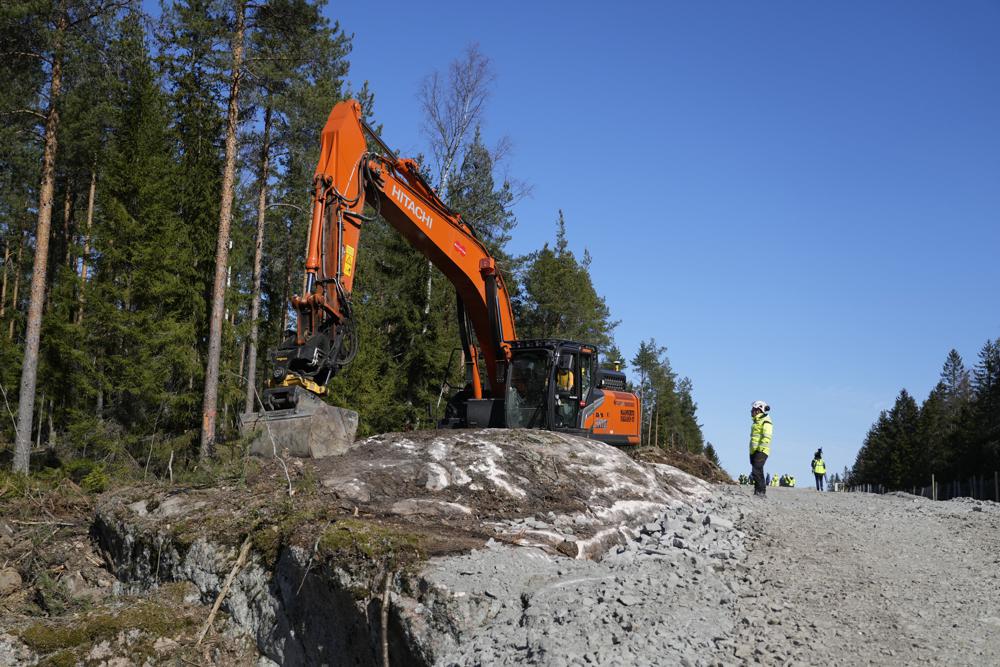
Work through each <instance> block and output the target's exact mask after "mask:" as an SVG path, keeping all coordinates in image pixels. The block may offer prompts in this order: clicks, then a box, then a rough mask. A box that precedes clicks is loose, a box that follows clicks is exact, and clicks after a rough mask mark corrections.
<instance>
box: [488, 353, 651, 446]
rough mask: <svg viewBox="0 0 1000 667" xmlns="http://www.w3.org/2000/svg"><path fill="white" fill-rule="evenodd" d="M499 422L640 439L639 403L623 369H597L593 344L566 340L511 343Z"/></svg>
mask: <svg viewBox="0 0 1000 667" xmlns="http://www.w3.org/2000/svg"><path fill="white" fill-rule="evenodd" d="M509 372H510V375H509V378H510V381H509V382H508V383H507V395H506V397H505V400H504V405H503V412H504V418H505V419H504V424H503V425H504V426H506V427H507V428H538V429H547V430H551V431H561V432H565V433H573V434H575V435H582V436H584V437H588V438H594V439H597V440H601V441H604V442H607V443H610V444H614V445H618V446H625V447H629V446H635V445H637V444H638V443H639V421H638V415H639V404H638V400H637V399H636V397H635V395H634V394H632V393H630V392H628V391H627V390H626V386H625V374H624V373H621V372H620V371H611V370H605V369H599V368H598V367H597V350H596V349H595V348H594V347H592V346H590V345H585V344H581V343H575V342H572V341H567V340H526V341H516V342H512V343H511V359H510V371H509Z"/></svg>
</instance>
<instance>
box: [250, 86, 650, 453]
mask: <svg viewBox="0 0 1000 667" xmlns="http://www.w3.org/2000/svg"><path fill="white" fill-rule="evenodd" d="M373 145H374V148H373ZM375 148H378V149H380V150H375ZM366 206H367V207H369V208H368V209H366ZM366 210H373V211H375V212H376V213H377V214H379V215H381V216H382V218H383V219H384V220H385V221H386V222H388V223H389V225H391V226H392V227H393V228H394V229H395V230H396V231H398V232H399V234H400V235H402V236H403V237H404V238H405V239H406V240H407V241H408V242H409V243H410V245H412V246H413V247H414V248H416V249H417V250H419V251H420V252H421V253H422V254H423V255H424V256H425V257H427V258H428V260H430V262H431V263H432V264H434V266H435V267H437V268H438V269H439V270H440V271H441V272H442V273H443V274H444V276H445V277H446V278H447V279H448V280H449V281H450V282H451V284H452V285H454V287H455V291H456V294H457V300H458V319H459V331H460V336H461V344H462V351H463V356H464V357H465V363H466V379H467V382H468V386H467V388H466V389H465V390H464V391H463V392H460V396H459V398H458V399H457V400H455V401H454V402H453V404H452V406H456V407H454V409H451V410H449V415H450V417H449V419H447V420H446V422H447V423H448V424H449V425H453V426H469V425H482V426H487V425H489V426H503V425H506V424H507V423H508V421H510V420H512V419H513V420H514V422H515V423H514V424H512V425H518V424H517V423H516V422H517V420H518V419H519V418H520V417H519V416H518V415H515V414H514V413H513V412H510V410H507V409H505V404H506V403H510V404H513V403H514V402H516V401H517V398H516V397H514V396H513V395H512V394H511V392H514V391H515V388H513V387H512V386H511V385H510V377H509V374H510V370H511V367H512V363H513V362H514V357H515V355H516V354H518V350H524V351H525V354H527V351H528V350H531V351H532V352H531V354H532V355H535V356H536V357H537V360H536V362H533V363H534V365H533V366H532V368H533V372H535V371H538V369H539V368H541V366H539V364H542V362H541V361H540V360H541V359H543V357H544V358H545V359H546V361H545V362H544V364H542V365H544V372H545V373H548V376H546V378H545V379H544V382H545V383H546V384H545V386H546V387H548V389H547V390H545V391H543V392H542V393H541V394H538V396H537V397H536V398H535V399H533V400H537V401H544V402H546V403H545V405H547V406H549V407H548V408H546V409H544V410H542V409H540V408H537V409H534V412H533V414H532V415H531V416H532V419H529V420H528V421H529V423H530V426H529V427H539V426H540V427H543V428H565V429H566V430H572V431H574V432H575V431H580V432H584V433H600V431H601V430H602V429H603V430H604V431H610V434H608V435H609V438H606V439H610V440H617V439H623V442H622V443H621V444H636V443H637V442H638V428H637V426H625V427H623V426H620V424H621V423H622V421H621V420H612V422H613V425H612V426H610V427H609V426H608V423H609V420H608V419H607V418H606V417H602V416H601V414H602V413H600V412H599V411H598V410H597V409H596V406H595V405H594V403H593V402H591V403H588V401H589V400H591V399H593V401H596V402H597V405H600V404H601V403H602V402H603V401H604V394H603V393H602V389H601V387H600V386H598V385H597V384H596V383H595V382H593V378H594V376H595V371H594V369H595V368H596V366H595V364H596V350H594V349H593V348H592V347H580V346H579V344H576V343H571V342H569V341H562V342H557V343H556V344H555V345H553V344H550V343H551V341H549V342H545V343H544V344H540V345H537V346H533V345H531V344H530V342H529V344H528V345H525V344H524V341H519V340H518V337H517V331H516V327H515V324H514V314H513V308H512V306H511V299H510V294H509V293H508V291H507V287H506V285H505V283H504V280H503V276H502V273H501V271H500V270H499V268H498V267H497V265H496V260H495V259H494V258H493V256H492V255H491V254H490V252H489V250H488V249H487V248H486V246H485V245H484V244H483V243H482V242H481V241H480V240H479V238H478V237H477V235H476V232H475V230H474V229H473V228H472V227H471V226H470V225H469V224H468V223H466V222H465V221H464V220H462V217H461V215H459V214H458V213H456V212H454V211H452V210H451V209H450V208H449V207H448V206H447V205H446V204H445V203H444V202H443V201H442V200H441V198H440V197H438V195H437V193H436V192H434V190H433V189H432V188H431V187H430V185H429V184H428V183H427V181H426V180H425V179H424V178H423V176H422V175H421V174H420V169H419V165H418V164H417V163H416V162H415V161H414V160H411V159H407V158H398V157H396V156H395V155H394V154H393V153H392V151H390V150H389V149H388V147H386V146H385V144H384V143H383V142H382V141H381V139H380V138H379V137H378V136H377V134H376V133H374V132H373V131H372V130H371V129H370V128H368V126H367V125H366V124H365V122H364V118H363V114H362V110H361V105H360V104H359V103H358V102H357V101H355V100H347V101H345V102H341V103H339V104H337V105H336V106H335V107H334V108H333V110H332V111H331V112H330V116H329V118H328V120H327V122H326V125H325V126H324V128H323V132H322V135H321V144H320V158H319V163H318V164H317V167H316V172H315V175H314V178H313V202H312V222H311V224H310V228H309V238H308V245H307V252H306V261H305V276H304V280H303V292H302V295H297V296H294V297H292V299H291V302H292V306H293V307H294V308H295V310H296V312H297V318H296V331H295V334H294V336H290V337H289V338H288V339H286V340H285V342H284V343H283V344H282V345H281V346H280V347H279V348H278V349H277V350H275V351H274V352H273V353H272V355H271V361H272V367H273V368H272V376H271V378H270V380H269V383H268V385H269V386H268V388H267V389H266V390H265V392H264V400H263V402H264V412H265V413H269V412H271V413H274V414H281V415H284V416H285V418H286V419H287V418H290V417H293V416H294V415H295V414H296V410H297V408H298V406H299V403H300V402H303V404H304V405H307V406H309V407H308V409H307V410H306V411H307V412H309V413H310V414H309V418H311V419H314V418H315V417H314V414H315V413H316V412H317V411H318V410H319V408H318V403H317V399H316V397H317V396H322V395H323V394H324V393H325V391H326V386H327V383H328V382H329V380H330V379H331V378H332V377H333V376H334V375H335V374H336V373H337V372H338V371H339V370H340V369H341V368H343V367H344V366H346V365H347V364H349V363H350V361H351V359H353V357H354V354H355V353H356V351H357V347H358V345H359V343H360V341H358V339H357V333H356V327H355V325H354V317H353V312H352V294H353V290H354V279H355V275H356V267H357V258H358V253H359V251H360V244H361V241H362V230H363V228H364V225H365V223H366V222H368V221H370V218H369V217H368V215H366V213H365V211H366ZM568 287H569V286H568ZM473 334H474V336H475V339H474V340H473ZM477 343H478V345H477ZM574 346H575V347H574ZM515 348H516V349H515ZM536 348H537V350H536ZM538 350H545V352H538ZM584 350H585V351H584ZM563 354H569V355H571V356H572V357H573V358H574V359H576V360H577V361H576V362H575V363H576V367H575V368H576V370H575V372H576V373H577V374H578V375H579V377H580V379H581V380H582V379H583V374H585V373H586V374H589V377H590V378H591V381H590V383H589V385H588V386H587V387H583V386H579V387H577V388H576V389H575V390H570V393H564V394H558V395H557V394H555V393H553V391H554V390H553V387H554V386H555V380H554V377H555V376H554V375H553V374H554V373H555V372H556V371H555V368H556V366H555V364H556V360H558V359H560V358H561V356H560V355H563ZM538 355H541V356H538ZM545 355H548V356H545ZM480 356H481V357H482V363H483V367H482V368H480ZM526 358H527V357H526ZM581 364H582V365H581ZM481 377H482V378H485V384H486V386H484V383H483V381H482V379H481ZM584 389H585V390H586V391H583V390H584ZM573 391H575V394H573ZM609 391H610V389H609ZM546 392H547V393H546ZM536 393H537V392H536ZM627 396H629V397H631V398H632V399H634V402H631V403H629V409H630V410H632V411H635V410H637V409H638V399H636V398H635V396H634V395H631V394H627ZM568 403H572V404H573V410H570V411H569V412H567V411H566V410H565V405H566V404H568ZM614 403H615V404H616V405H618V404H621V405H624V403H625V401H624V400H615V401H614ZM550 404H553V405H554V404H559V405H560V406H561V408H560V411H559V412H558V413H556V412H553V411H552V409H550V408H551V405H550ZM324 405H325V404H324ZM452 406H450V407H452ZM588 406H589V409H585V408H588ZM327 407H331V406H327ZM607 409H608V408H607V407H605V410H607ZM338 410H339V409H338ZM347 412H349V411H347ZM351 414H352V415H353V421H354V424H355V425H356V421H357V415H356V414H354V413H351ZM543 415H544V417H543ZM268 416H269V415H267V414H265V415H263V416H260V415H258V416H257V422H255V423H259V422H260V420H261V419H262V418H263V419H266V418H267V417H268ZM521 416H523V415H521ZM324 418H329V414H326V415H325V417H324ZM625 421H628V420H627V419H626V420H625ZM602 424H603V427H602V426H601V425H602ZM615 425H619V426H618V428H619V431H618V433H617V434H616V433H615ZM321 430H322V429H321ZM623 430H624V431H630V433H623ZM631 431H634V433H631ZM348 438H353V433H351V434H344V435H343V439H345V440H346V439H348ZM348 444H349V443H348Z"/></svg>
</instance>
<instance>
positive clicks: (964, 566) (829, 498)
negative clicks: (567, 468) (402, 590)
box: [427, 486, 1000, 666]
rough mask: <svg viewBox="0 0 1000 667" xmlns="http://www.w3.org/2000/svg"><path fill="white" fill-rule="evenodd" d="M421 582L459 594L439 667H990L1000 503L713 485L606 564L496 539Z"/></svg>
mask: <svg viewBox="0 0 1000 667" xmlns="http://www.w3.org/2000/svg"><path fill="white" fill-rule="evenodd" d="M427 576H428V580H429V581H432V582H433V583H434V584H435V585H436V586H437V587H439V588H440V589H441V590H445V591H449V592H450V594H451V595H452V596H454V597H453V599H454V600H455V601H461V602H459V603H458V604H460V605H465V607H464V610H458V609H455V610H454V612H453V613H454V617H455V618H456V619H463V621H462V622H460V623H459V625H460V626H462V627H461V629H460V630H458V629H457V628H456V630H457V635H458V637H459V641H458V642H457V644H456V645H453V646H452V647H451V648H450V649H448V650H441V651H440V652H439V653H438V656H439V659H438V660H437V664H440V665H515V664H532V665H560V666H562V665H638V664H665V665H667V664H669V665H674V664H681V665H720V664H721V665H734V664H752V663H762V664H766V665H777V664H796V665H799V664H813V665H829V664H837V665H860V664H879V665H912V664H948V665H995V664H1000V506H998V505H996V504H994V503H979V502H973V501H965V502H946V503H932V502H930V501H928V500H925V499H922V498H914V497H912V496H904V495H898V496H875V495H871V494H833V493H828V494H819V493H816V492H815V491H812V490H809V489H769V490H768V495H767V498H766V499H764V500H760V499H755V498H753V497H751V495H750V489H748V488H745V487H743V488H740V487H735V486H718V487H715V492H714V494H713V497H711V498H706V499H704V500H702V501H700V502H695V503H691V504H679V505H677V506H676V507H674V508H673V509H671V510H668V511H667V512H665V513H664V515H663V516H662V517H661V519H660V520H659V521H656V522H652V523H649V524H647V525H645V526H643V528H642V530H641V531H639V532H637V533H635V534H633V535H632V537H631V539H630V540H629V542H628V543H627V545H626V546H623V547H618V548H617V549H615V550H613V551H612V553H610V554H609V555H608V556H606V557H605V558H604V559H603V560H601V561H600V562H593V561H580V560H573V559H567V558H560V557H553V556H551V555H547V554H544V553H542V552H540V551H535V550H529V549H524V548H520V549H509V548H506V547H503V546H494V547H492V548H488V549H484V550H479V551H476V552H473V553H472V554H468V555H465V556H461V557H458V558H453V559H445V560H442V561H439V563H438V565H437V566H436V567H434V568H431V570H430V571H429V572H428V573H427ZM442 648H443V647H442Z"/></svg>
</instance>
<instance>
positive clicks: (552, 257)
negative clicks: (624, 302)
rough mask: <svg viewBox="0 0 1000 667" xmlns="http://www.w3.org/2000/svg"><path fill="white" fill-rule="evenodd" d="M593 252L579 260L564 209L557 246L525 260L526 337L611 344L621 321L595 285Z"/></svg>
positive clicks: (520, 310) (521, 323) (521, 312)
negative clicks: (571, 246)
mask: <svg viewBox="0 0 1000 667" xmlns="http://www.w3.org/2000/svg"><path fill="white" fill-rule="evenodd" d="M588 269H589V255H587V254H585V255H584V258H583V261H578V260H577V259H576V257H575V255H574V254H573V251H572V250H570V249H569V241H568V239H567V236H566V221H565V218H564V217H563V213H562V211H559V218H558V221H557V223H556V240H555V246H554V247H552V248H550V247H549V245H548V244H545V246H544V247H543V248H542V249H541V250H539V251H537V252H535V253H533V254H531V255H529V256H528V257H527V258H526V259H525V260H524V269H523V273H522V274H521V280H520V282H521V285H522V290H523V294H522V295H521V297H520V298H519V299H518V300H517V302H516V303H515V306H516V313H517V315H518V328H519V331H520V332H521V334H522V336H523V337H525V338H546V337H550V338H566V339H570V340H577V341H580V342H585V343H591V344H593V345H596V346H597V347H598V348H599V349H600V348H603V347H605V346H607V345H608V344H610V343H611V333H612V331H613V330H614V328H615V327H616V326H617V324H618V323H617V322H614V321H612V320H611V311H610V309H609V308H608V306H607V304H606V303H605V301H604V298H603V297H601V296H600V295H598V293H597V290H596V289H595V288H594V284H593V281H592V280H591V278H590V272H589V270H588Z"/></svg>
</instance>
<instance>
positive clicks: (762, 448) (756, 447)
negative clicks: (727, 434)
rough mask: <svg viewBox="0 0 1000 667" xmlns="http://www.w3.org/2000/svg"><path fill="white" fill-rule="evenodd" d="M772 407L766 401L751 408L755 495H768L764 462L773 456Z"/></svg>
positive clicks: (751, 458)
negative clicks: (770, 414)
mask: <svg viewBox="0 0 1000 667" xmlns="http://www.w3.org/2000/svg"><path fill="white" fill-rule="evenodd" d="M770 411H771V406H770V405H768V404H767V403H765V402H764V401H754V402H753V405H751V406H750V419H751V421H752V423H751V424H750V465H751V466H752V467H753V493H754V495H755V496H763V495H765V494H766V493H767V486H766V485H765V482H764V462H765V461H767V457H768V456H770V454H771V431H772V429H773V427H772V425H771V417H770V416H768V413H769V412H770Z"/></svg>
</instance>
